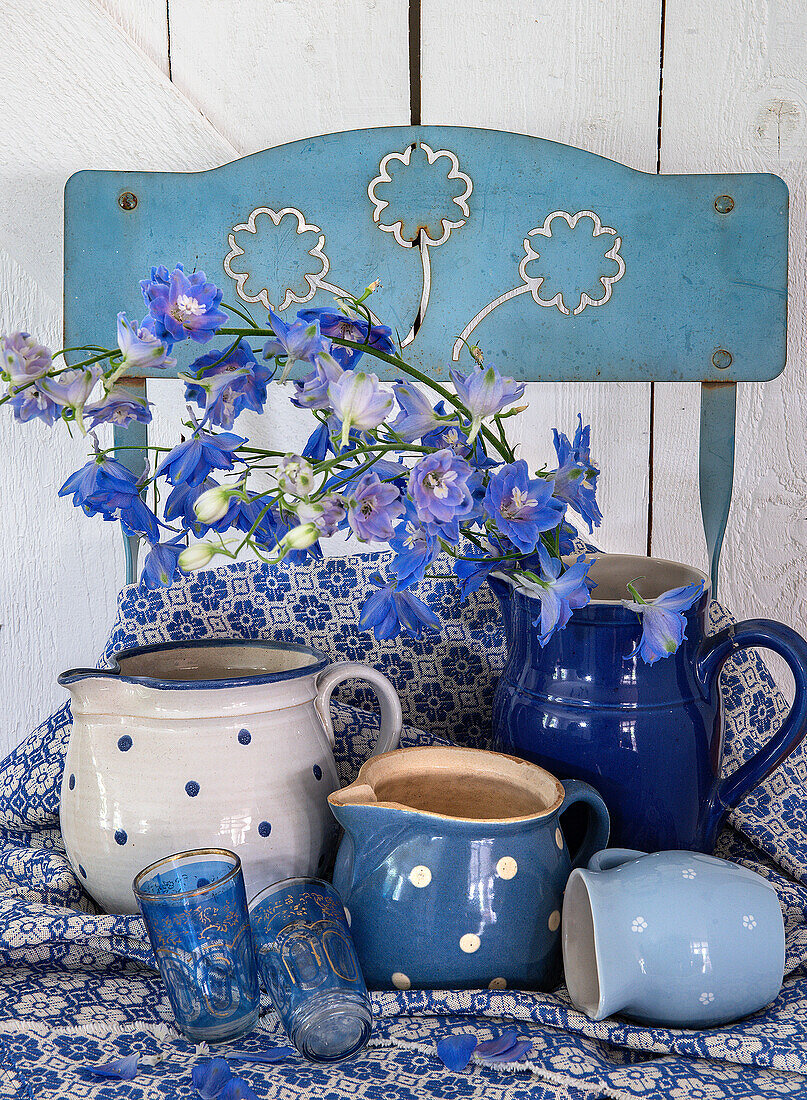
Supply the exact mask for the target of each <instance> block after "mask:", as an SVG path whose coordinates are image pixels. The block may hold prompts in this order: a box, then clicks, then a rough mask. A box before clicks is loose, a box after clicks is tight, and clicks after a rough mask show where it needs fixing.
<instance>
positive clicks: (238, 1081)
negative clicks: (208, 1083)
mask: <svg viewBox="0 0 807 1100" xmlns="http://www.w3.org/2000/svg"><path fill="white" fill-rule="evenodd" d="M217 1100H258V1097H257V1096H256V1095H255V1093H254V1092H253V1091H252V1089H251V1088H250V1087H249V1085H248V1084H247V1082H246V1081H245V1080H244V1078H243V1077H231V1078H230V1080H229V1081H228V1082H227V1084H226V1085H225V1086H224V1088H223V1089H222V1090H221V1092H220V1093H219V1095H218V1097H217Z"/></svg>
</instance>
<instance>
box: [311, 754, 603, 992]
mask: <svg viewBox="0 0 807 1100" xmlns="http://www.w3.org/2000/svg"><path fill="white" fill-rule="evenodd" d="M328 801H329V803H330V806H331V809H332V810H333V813H334V815H335V817H336V819H337V820H338V821H339V823H340V825H342V826H343V827H344V829H345V835H344V837H343V838H342V841H341V843H340V846H339V852H338V854H337V859H336V867H335V870H334V876H333V884H334V886H335V887H336V889H337V890H338V891H339V893H340V895H341V897H342V900H343V902H344V903H345V908H346V909H347V910H348V912H349V914H350V917H351V931H352V933H353V939H354V941H355V944H356V950H357V953H358V956H359V961H360V963H361V967H362V970H363V972H364V976H365V979H366V981H367V985H368V987H369V988H370V989H393V988H397V989H410V988H415V989H429V988H434V989H439V988H442V989H478V988H480V987H481V988H484V987H489V988H491V989H505V988H516V989H548V988H552V987H553V986H554V985H556V984H557V982H558V981H559V980H560V909H561V900H562V897H563V889H564V887H565V885H566V881H567V879H568V877H569V872H570V871H571V869H572V867H573V866H576V865H582V864H585V862H586V860H587V859H588V858H589V857H590V856H591V855H592V853H593V852H594V851H595V850H596V849H597V848H600V847H602V845H603V844H605V843H607V837H608V811H607V810H606V808H605V804H604V803H603V801H602V799H601V798H600V796H599V795H598V794H597V793H596V791H594V790H593V789H592V788H591V787H589V786H588V785H587V784H586V783H580V782H577V781H574V780H570V781H568V782H566V783H563V784H561V783H560V782H559V781H558V780H557V779H556V778H555V777H554V776H553V775H550V774H549V772H547V771H544V769H543V768H540V767H538V766H537V765H536V764H531V763H530V762H528V761H526V760H519V759H517V758H516V757H512V756H505V755H503V754H500V753H494V752H484V751H480V750H476V749H461V748H453V747H452V748H449V747H442V746H428V747H423V748H408V749H399V750H398V751H397V752H389V753H385V754H383V755H382V756H376V757H373V759H371V760H369V761H368V762H367V763H366V764H364V765H363V766H362V768H361V770H360V771H359V775H358V778H357V779H356V782H355V783H353V784H351V786H349V787H345V788H344V790H341V791H334V792H333V793H332V794H331V795H329V796H328ZM578 802H582V803H586V804H587V808H588V811H589V813H588V828H587V832H586V835H585V837H584V838H583V842H582V845H581V846H580V848H579V849H578V850H577V851H575V852H571V853H570V852H569V849H568V846H567V843H566V839H565V837H564V834H563V827H562V826H561V824H560V815H561V814H562V813H563V812H565V810H567V809H568V808H569V807H570V806H572V805H573V804H574V803H578Z"/></svg>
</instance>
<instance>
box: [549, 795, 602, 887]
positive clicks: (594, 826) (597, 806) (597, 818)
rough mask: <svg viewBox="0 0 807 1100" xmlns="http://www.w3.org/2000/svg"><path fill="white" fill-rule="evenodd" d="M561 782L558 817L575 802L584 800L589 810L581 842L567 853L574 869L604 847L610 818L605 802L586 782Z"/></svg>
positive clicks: (584, 863)
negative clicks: (575, 849)
mask: <svg viewBox="0 0 807 1100" xmlns="http://www.w3.org/2000/svg"><path fill="white" fill-rule="evenodd" d="M562 783H563V789H564V791H565V792H566V795H565V798H564V799H563V802H562V803H561V806H560V809H559V810H558V817H560V815H561V814H564V813H566V811H567V810H568V809H569V807H570V806H574V805H575V803H577V802H585V803H586V805H587V806H588V807H589V811H590V812H589V815H588V828H587V829H586V835H585V836H584V837H583V842H582V844H581V845H580V847H579V848H578V849H577V851H576V852H575V853H574V854H572V853H570V854H569V858H570V859H571V862H572V869H574V868H575V867H584V866H585V865H586V864H587V863H588V861H589V860H590V859H591V857H592V856H593V855H594V853H595V852H596V851H598V850H599V849H600V848H604V847H605V845H606V844H607V843H608V837H609V835H610V832H611V818H610V816H609V814H608V809H607V807H606V805H605V803H604V802H603V800H602V799H601V798H600V796H599V795H598V794H597V792H596V791H595V790H594V788H593V787H590V786H589V785H588V783H583V782H582V780H580V779H564V780H562ZM559 827H560V826H559Z"/></svg>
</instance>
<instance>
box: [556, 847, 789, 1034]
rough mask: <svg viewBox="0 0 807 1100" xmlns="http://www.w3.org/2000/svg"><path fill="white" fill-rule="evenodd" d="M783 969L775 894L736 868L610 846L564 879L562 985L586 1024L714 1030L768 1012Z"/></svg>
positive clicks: (689, 855)
mask: <svg viewBox="0 0 807 1100" xmlns="http://www.w3.org/2000/svg"><path fill="white" fill-rule="evenodd" d="M784 962H785V934H784V921H783V919H782V911H781V909H780V907H779V899H778V896H777V894H776V891H775V890H774V888H773V886H772V885H771V884H770V883H769V882H767V881H766V880H765V879H764V878H762V877H761V875H757V874H755V873H754V872H753V871H749V870H748V869H747V868H745V867H739V866H737V864H735V863H728V862H727V861H726V860H723V859H715V858H714V857H712V856H706V855H701V854H699V853H695V852H655V853H653V855H645V854H644V853H643V852H634V851H631V850H629V849H624V848H612V849H611V850H610V851H604V852H597V853H596V855H594V856H593V857H592V859H591V861H590V862H589V865H588V869H587V870H585V871H584V870H575V871H573V872H572V874H571V877H570V878H569V884H568V886H567V887H566V896H565V898H564V902H563V965H564V970H565V974H566V985H567V987H568V990H569V996H570V997H571V999H572V1003H573V1004H574V1005H575V1007H576V1008H579V1009H580V1010H581V1011H582V1012H585V1013H586V1014H587V1015H588V1016H590V1017H591V1018H592V1019H594V1020H602V1019H604V1018H605V1017H606V1016H612V1015H614V1014H616V1013H622V1014H624V1015H626V1016H630V1017H632V1018H633V1019H636V1020H640V1021H642V1022H643V1023H648V1024H658V1025H662V1026H666V1027H697V1028H704V1027H715V1026H717V1025H718V1024H723V1023H728V1022H729V1021H730V1020H736V1019H739V1018H740V1017H742V1016H747V1015H749V1014H750V1013H751V1012H756V1011H757V1010H758V1009H760V1008H764V1006H765V1005H767V1004H770V1002H771V1001H773V1000H774V999H775V998H776V996H777V994H778V993H779V990H780V989H781V986H782V976H783V971H784Z"/></svg>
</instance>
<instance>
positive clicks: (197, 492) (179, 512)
mask: <svg viewBox="0 0 807 1100" xmlns="http://www.w3.org/2000/svg"><path fill="white" fill-rule="evenodd" d="M215 484H216V482H215V481H214V480H213V479H212V478H209V477H208V478H205V480H204V481H203V482H202V483H201V485H188V484H187V483H186V482H182V484H180V485H176V486H174V488H173V489H172V490H171V492H170V493H169V494H168V496H167V498H166V501H165V508H164V510H163V514H164V516H165V518H166V519H167V520H168V522H169V523H173V522H175V521H177V522H179V523H180V524H181V525H182V527H183V528H184V529H185V530H186V531H192V532H193V534H194V535H196V536H197V538H198V537H201V536H202V535H203V534H204V533H205V532H206V531H207V527H205V525H204V524H202V523H200V522H199V517H198V516H197V515H196V511H195V509H194V504H195V503H196V501H197V500H198V499H199V497H200V496H201V495H202V493H204V492H205V491H206V490H207V489H212V488H213V486H214V485H215Z"/></svg>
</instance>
